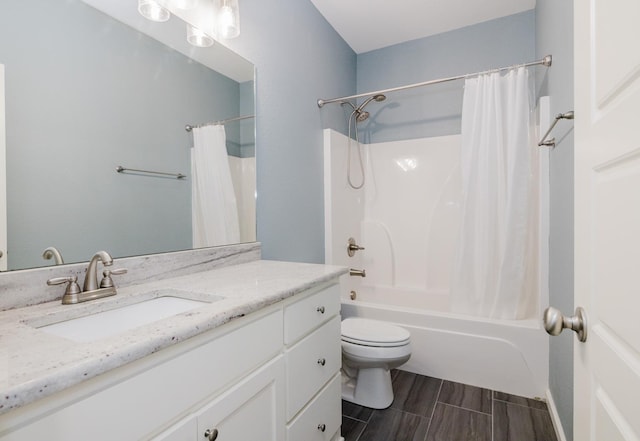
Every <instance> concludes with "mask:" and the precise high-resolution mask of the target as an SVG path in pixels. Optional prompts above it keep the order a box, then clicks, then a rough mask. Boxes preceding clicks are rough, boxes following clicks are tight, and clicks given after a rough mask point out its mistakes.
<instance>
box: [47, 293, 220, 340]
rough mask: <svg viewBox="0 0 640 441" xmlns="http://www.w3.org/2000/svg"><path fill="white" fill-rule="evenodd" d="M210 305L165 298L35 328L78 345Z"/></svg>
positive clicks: (171, 297) (170, 297) (183, 299)
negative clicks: (78, 343)
mask: <svg viewBox="0 0 640 441" xmlns="http://www.w3.org/2000/svg"><path fill="white" fill-rule="evenodd" d="M219 299H220V298H218V300H219ZM209 303H211V302H207V301H200V300H192V299H186V298H182V297H174V296H162V297H156V298H152V299H147V300H143V301H141V302H138V303H134V304H131V305H126V306H121V307H117V308H114V309H110V310H108V311H102V312H98V313H96V314H91V315H85V316H82V317H77V318H72V319H69V320H65V321H60V322H57V323H52V324H47V325H44V326H36V327H37V328H38V329H40V330H41V331H44V332H46V333H48V334H53V335H57V336H59V337H63V338H66V339H69V340H73V341H76V342H90V341H94V340H99V339H101V338H105V337H110V336H112V335H116V334H120V333H122V332H125V331H128V330H131V329H134V328H137V327H139V326H143V325H147V324H149V323H152V322H155V321H157V320H162V319H165V318H168V317H171V316H173V315H176V314H180V313H183V312H186V311H189V310H191V309H195V308H199V307H201V306H205V305H207V304H209Z"/></svg>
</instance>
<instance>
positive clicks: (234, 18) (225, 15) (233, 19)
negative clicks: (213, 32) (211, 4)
mask: <svg viewBox="0 0 640 441" xmlns="http://www.w3.org/2000/svg"><path fill="white" fill-rule="evenodd" d="M216 12H217V13H216V16H217V18H218V19H217V23H216V24H217V28H218V35H220V37H222V38H225V39H230V38H235V37H237V36H238V35H240V11H239V8H238V0H218V10H217V11H216Z"/></svg>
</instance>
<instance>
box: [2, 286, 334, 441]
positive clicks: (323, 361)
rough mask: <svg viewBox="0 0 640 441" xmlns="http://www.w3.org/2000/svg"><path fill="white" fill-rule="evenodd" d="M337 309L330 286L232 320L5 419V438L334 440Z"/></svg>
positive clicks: (15, 440)
mask: <svg viewBox="0 0 640 441" xmlns="http://www.w3.org/2000/svg"><path fill="white" fill-rule="evenodd" d="M339 308H340V298H339V288H338V285H335V284H334V285H330V284H329V283H325V284H324V285H323V286H321V287H319V288H316V289H311V290H308V291H307V292H303V293H300V294H298V295H296V296H293V297H290V298H288V299H286V300H283V301H281V302H279V303H276V304H274V305H271V306H267V307H265V308H263V309H261V310H258V311H256V312H253V313H251V314H248V315H247V316H245V317H240V318H236V319H233V320H232V321H231V322H229V323H227V324H225V325H222V326H219V327H218V328H215V329H213V330H211V331H208V332H205V333H203V334H200V335H198V336H196V337H193V338H190V339H188V340H186V341H184V342H182V343H177V344H175V345H173V346H171V347H169V348H166V349H163V350H162V351H159V352H157V353H155V354H152V355H149V356H147V357H144V358H142V359H140V360H138V361H135V362H133V363H129V364H126V365H124V366H121V367H119V368H116V369H113V370H112V371H109V372H107V373H105V374H102V375H100V376H97V377H95V378H92V379H90V380H87V381H85V382H83V383H80V384H79V385H77V386H73V387H70V388H68V389H65V390H64V391H62V392H59V393H57V394H54V395H51V396H49V397H46V398H43V399H41V400H38V401H35V402H33V403H31V404H29V405H27V406H24V407H21V408H18V409H16V410H13V411H11V412H8V413H5V414H3V415H0V441H24V440H30V439H41V438H46V439H49V440H53V441H56V440H57V441H75V440H83V439H91V440H92V441H101V440H104V441H112V440H126V441H129V440H132V441H133V440H142V439H144V440H147V439H152V440H155V441H160V440H162V441H202V440H207V439H211V440H213V439H215V440H217V441H227V440H231V441H284V440H288V441H314V440H318V441H330V440H331V441H334V440H337V439H338V438H339V428H340V421H341V416H340V415H341V401H340V381H339V379H340V378H339V374H338V372H339V368H340V357H341V353H340V319H339V315H338V313H339ZM132 350H133V349H132ZM79 374H80V375H81V374H82V373H81V372H80V373H79Z"/></svg>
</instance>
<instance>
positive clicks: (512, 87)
mask: <svg viewBox="0 0 640 441" xmlns="http://www.w3.org/2000/svg"><path fill="white" fill-rule="evenodd" d="M531 110H532V109H531V104H530V86H529V78H528V72H527V70H526V69H525V68H519V69H517V70H515V69H514V70H511V71H510V72H509V73H508V74H506V75H505V76H501V75H500V74H499V73H493V74H488V75H482V76H479V77H477V78H473V79H467V80H466V82H465V90H464V98H463V106H462V151H461V167H462V191H463V195H462V204H461V211H462V218H461V228H460V236H459V244H458V248H457V251H456V255H455V258H454V265H453V270H452V281H451V302H452V303H451V306H452V310H453V311H455V312H460V313H464V314H472V315H475V316H483V317H491V318H502V319H518V318H526V317H525V316H526V315H528V311H527V310H531V309H532V308H531V306H535V304H536V302H537V285H536V280H537V277H536V276H535V274H536V272H537V249H536V243H537V173H538V172H537V160H536V158H537V151H536V149H535V147H534V142H533V138H532V135H533V129H532V124H531V116H532V112H531Z"/></svg>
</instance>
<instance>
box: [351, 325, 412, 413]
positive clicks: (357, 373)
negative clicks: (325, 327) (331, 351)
mask: <svg viewBox="0 0 640 441" xmlns="http://www.w3.org/2000/svg"><path fill="white" fill-rule="evenodd" d="M409 357H411V342H410V334H409V331H407V330H406V329H403V328H401V327H399V326H395V325H391V324H389V323H385V322H381V321H378V320H370V319H364V318H356V317H352V318H347V319H344V320H343V321H342V399H343V400H346V401H349V402H351V403H355V404H359V405H361V406H365V407H371V408H373V409H386V408H387V407H389V406H390V405H391V403H392V402H393V389H392V387H391V374H390V372H389V371H390V370H391V369H393V368H396V367H398V366H400V365H401V364H403V363H405V362H406V361H407V360H409Z"/></svg>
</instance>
